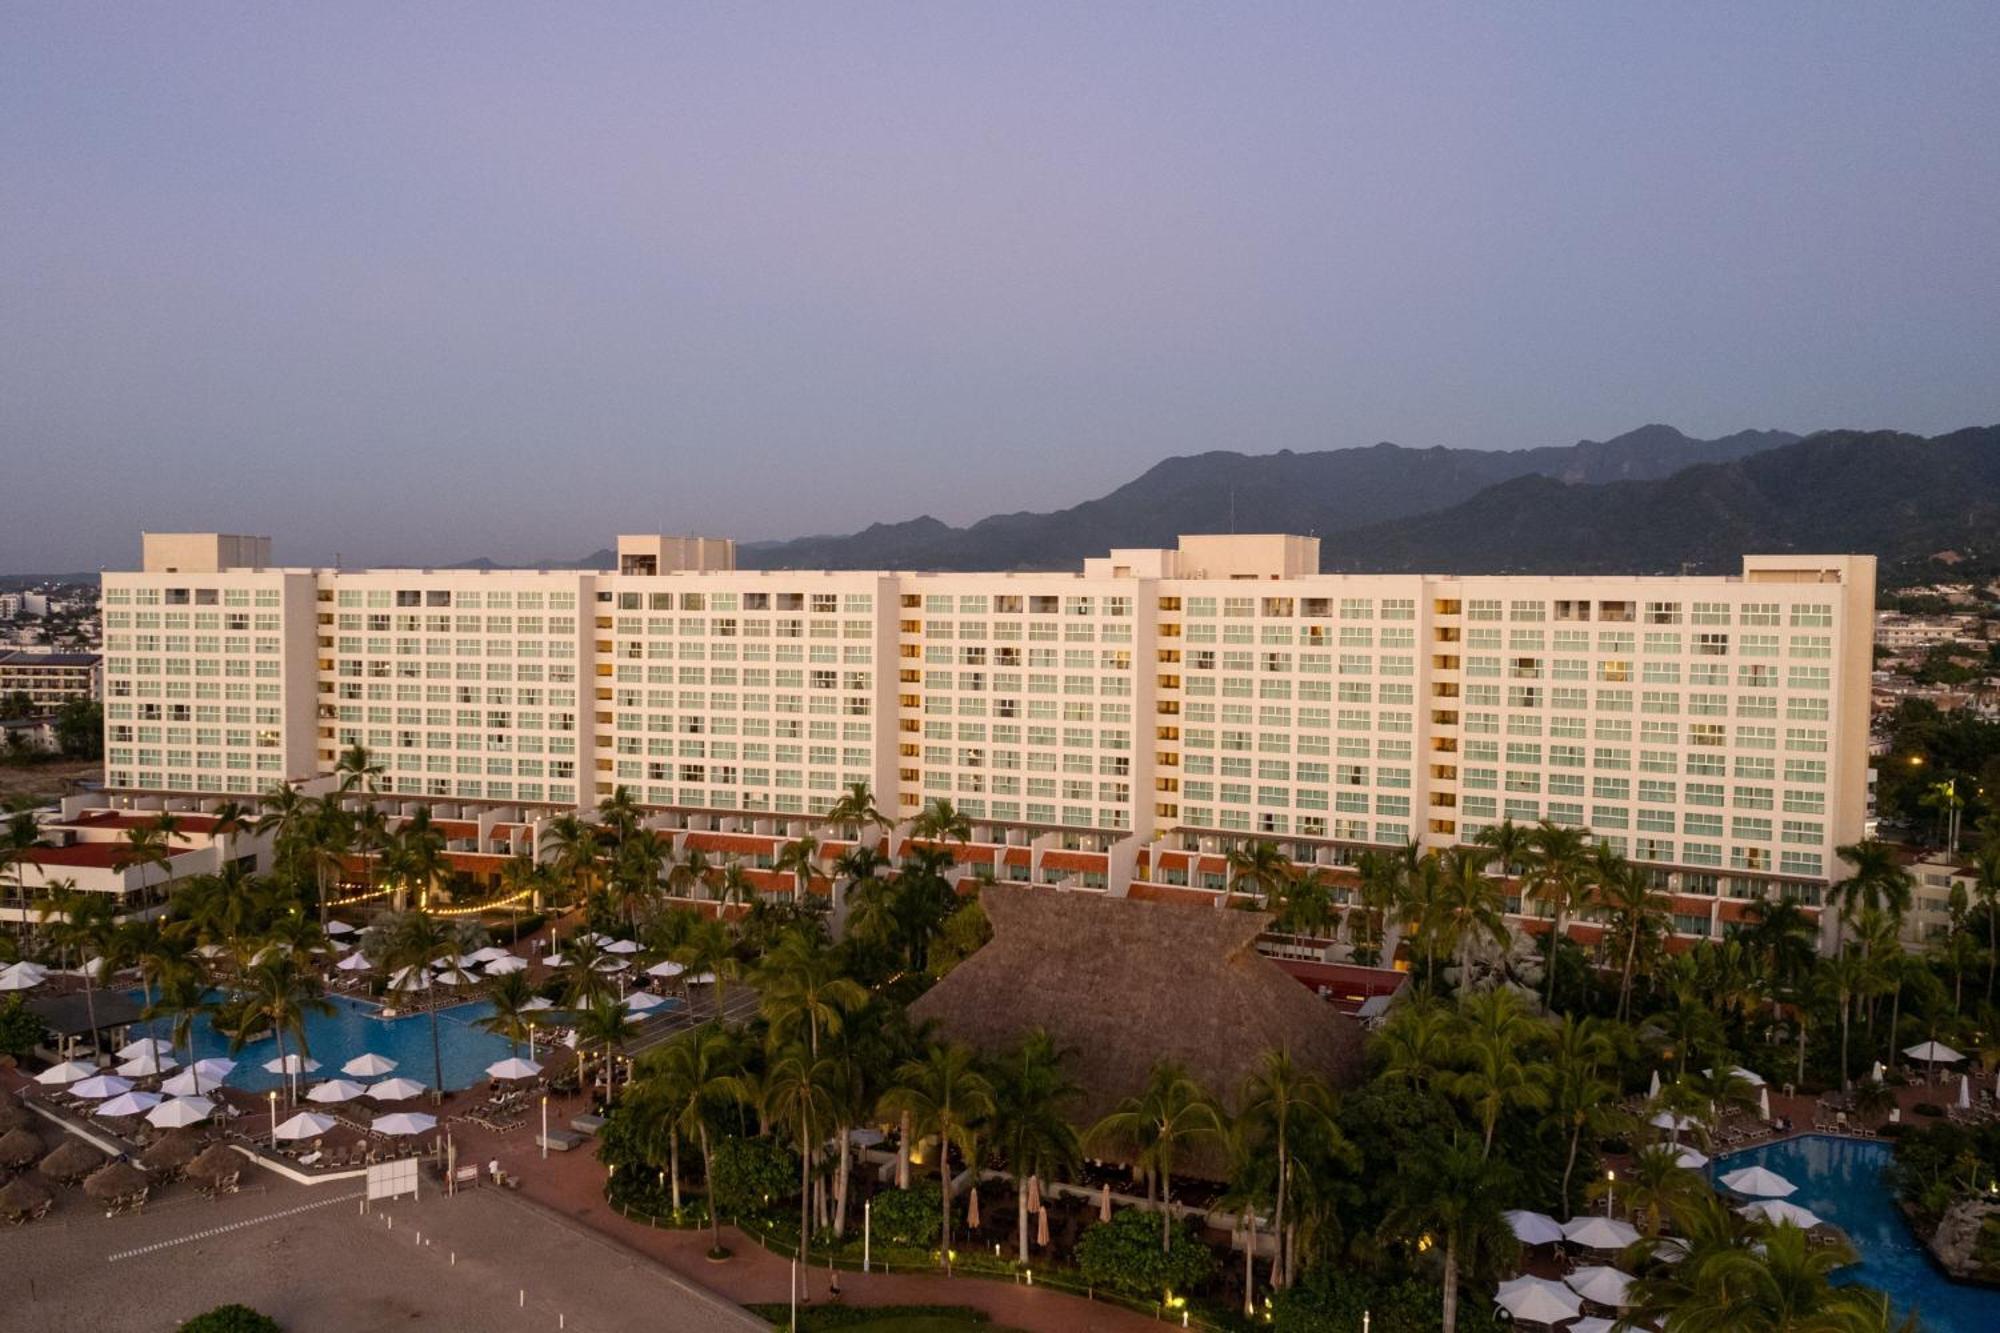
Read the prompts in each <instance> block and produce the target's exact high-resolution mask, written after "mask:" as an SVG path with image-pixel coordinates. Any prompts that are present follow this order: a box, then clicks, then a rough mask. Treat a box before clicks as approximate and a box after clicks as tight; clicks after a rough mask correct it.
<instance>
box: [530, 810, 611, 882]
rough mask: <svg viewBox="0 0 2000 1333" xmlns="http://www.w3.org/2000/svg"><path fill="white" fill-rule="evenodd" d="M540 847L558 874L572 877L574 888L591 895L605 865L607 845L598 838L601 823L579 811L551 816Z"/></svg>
mask: <svg viewBox="0 0 2000 1333" xmlns="http://www.w3.org/2000/svg"><path fill="white" fill-rule="evenodd" d="M536 851H537V852H538V853H540V854H543V855H545V856H547V857H548V861H549V864H550V865H551V866H553V867H554V868H555V872H556V874H558V875H560V876H561V877H562V878H563V879H565V880H567V881H569V884H570V889H571V892H572V893H574V894H575V895H576V896H577V897H579V898H583V897H587V896H589V894H590V891H591V888H592V886H593V885H595V883H596V882H597V877H598V874H599V872H600V871H601V870H602V869H603V866H604V848H603V845H602V843H601V842H600V841H599V839H598V830H597V826H596V825H595V824H587V823H585V822H584V821H583V820H581V819H578V818H577V817H576V816H575V815H558V816H556V817H555V818H554V819H552V820H550V821H549V825H548V828H547V829H546V830H544V831H543V833H542V837H541V839H540V840H539V841H538V842H537V844H536Z"/></svg>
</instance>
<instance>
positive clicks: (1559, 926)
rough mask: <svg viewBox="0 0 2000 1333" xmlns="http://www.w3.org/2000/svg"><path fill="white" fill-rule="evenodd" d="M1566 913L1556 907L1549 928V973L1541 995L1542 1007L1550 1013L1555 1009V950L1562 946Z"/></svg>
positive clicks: (1565, 926)
mask: <svg viewBox="0 0 2000 1333" xmlns="http://www.w3.org/2000/svg"><path fill="white" fill-rule="evenodd" d="M1567 915H1568V914H1567V913H1566V912H1565V911H1564V910H1563V909H1562V908H1561V907H1557V908H1556V919H1555V923H1554V924H1553V925H1552V926H1551V927H1550V928H1549V975H1548V978H1547V982H1548V984H1547V986H1546V988H1545V990H1544V992H1543V995H1542V1009H1543V1011H1544V1012H1546V1013H1551V1014H1552V1013H1554V1012H1555V1011H1556V951H1557V950H1558V949H1560V948H1561V947H1562V941H1563V931H1564V930H1566V929H1567V928H1568V922H1567V921H1566V920H1565V918H1566V916H1567Z"/></svg>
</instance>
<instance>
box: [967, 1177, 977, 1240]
mask: <svg viewBox="0 0 2000 1333" xmlns="http://www.w3.org/2000/svg"><path fill="white" fill-rule="evenodd" d="M965 1225H966V1228H967V1229H968V1230H971V1231H977V1230H979V1187H978V1186H976V1185H975V1186H973V1187H972V1188H971V1189H968V1190H967V1191H966V1192H965Z"/></svg>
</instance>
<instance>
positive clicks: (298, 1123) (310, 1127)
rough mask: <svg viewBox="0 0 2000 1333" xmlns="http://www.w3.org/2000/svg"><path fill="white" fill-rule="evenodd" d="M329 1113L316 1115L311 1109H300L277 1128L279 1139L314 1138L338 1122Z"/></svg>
mask: <svg viewBox="0 0 2000 1333" xmlns="http://www.w3.org/2000/svg"><path fill="white" fill-rule="evenodd" d="M339 1123H340V1122H339V1121H338V1120H335V1119H334V1118H333V1117H332V1116H330V1115H318V1114H315V1113H314V1112H312V1111H301V1112H299V1113H298V1114H297V1115H295V1116H293V1117H292V1118H291V1119H290V1120H287V1121H285V1123H283V1124H282V1125H279V1126H278V1128H277V1131H276V1132H277V1136H278V1137H279V1138H281V1139H316V1138H318V1137H319V1136H320V1135H322V1134H324V1133H326V1132H327V1131H328V1130H329V1129H332V1128H333V1127H334V1126H335V1125H337V1124H339Z"/></svg>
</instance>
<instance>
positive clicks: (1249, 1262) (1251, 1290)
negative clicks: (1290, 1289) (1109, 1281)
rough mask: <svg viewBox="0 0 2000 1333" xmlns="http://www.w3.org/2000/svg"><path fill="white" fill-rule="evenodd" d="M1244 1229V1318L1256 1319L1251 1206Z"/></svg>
mask: <svg viewBox="0 0 2000 1333" xmlns="http://www.w3.org/2000/svg"><path fill="white" fill-rule="evenodd" d="M1243 1228H1244V1229H1243V1317H1244V1318H1245V1319H1254V1318H1255V1317H1256V1315H1257V1210H1256V1208H1254V1207H1253V1206H1251V1205H1249V1204H1245V1205H1244V1206H1243ZM1022 1262H1024V1263H1025V1262H1026V1260H1023V1261H1022Z"/></svg>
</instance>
